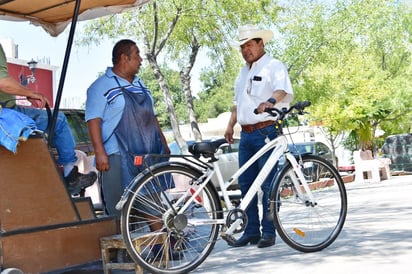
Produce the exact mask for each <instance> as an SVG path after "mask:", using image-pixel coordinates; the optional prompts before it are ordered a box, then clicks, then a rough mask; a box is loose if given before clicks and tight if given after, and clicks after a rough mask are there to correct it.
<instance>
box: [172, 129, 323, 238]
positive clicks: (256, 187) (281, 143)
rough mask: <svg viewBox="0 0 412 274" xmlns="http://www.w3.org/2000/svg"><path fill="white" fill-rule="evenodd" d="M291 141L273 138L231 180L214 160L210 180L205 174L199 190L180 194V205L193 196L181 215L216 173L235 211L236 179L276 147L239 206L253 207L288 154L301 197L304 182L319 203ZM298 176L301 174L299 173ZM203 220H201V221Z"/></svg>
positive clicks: (224, 196) (310, 199)
mask: <svg viewBox="0 0 412 274" xmlns="http://www.w3.org/2000/svg"><path fill="white" fill-rule="evenodd" d="M287 145H288V143H287V138H286V136H285V135H280V136H278V137H277V138H275V139H273V140H271V141H269V142H268V143H267V144H266V145H265V146H263V147H262V148H261V149H260V150H259V151H258V152H257V153H256V154H255V155H254V156H253V157H251V158H250V159H249V160H248V161H247V162H246V163H245V164H244V165H243V166H241V167H240V168H239V169H238V170H237V171H236V172H235V173H234V174H233V175H232V176H231V177H230V179H229V180H228V181H224V180H223V177H222V173H221V171H220V168H219V165H218V163H217V161H214V162H213V163H212V164H213V169H212V168H209V169H208V170H207V171H206V173H205V176H207V177H206V179H204V180H203V178H204V177H201V178H199V179H198V180H199V181H201V183H200V184H199V185H198V187H197V189H196V190H195V191H194V192H191V191H190V189H189V190H187V193H186V195H183V196H182V197H180V199H179V200H178V201H177V202H176V204H179V203H181V202H182V201H184V200H185V199H186V198H187V197H190V196H191V197H190V198H189V199H188V200H187V201H186V202H185V204H184V206H183V207H181V208H180V209H179V212H178V214H183V212H184V211H185V210H186V209H187V207H188V206H189V205H190V203H192V202H193V201H194V200H195V198H196V197H197V196H198V195H200V194H201V191H202V189H203V188H204V187H205V186H206V184H208V183H210V181H211V178H212V177H213V175H214V174H216V176H217V178H218V183H219V186H220V189H221V192H222V196H223V199H224V201H225V203H226V205H227V209H228V211H230V210H232V209H233V208H234V206H233V205H232V204H231V202H230V199H229V194H228V190H227V189H228V187H229V186H230V185H232V184H233V183H234V182H236V181H237V180H238V178H239V176H240V175H241V174H243V172H245V171H246V169H248V168H249V167H250V166H251V165H252V164H253V163H254V162H256V161H257V160H258V159H259V158H260V157H262V156H263V155H264V154H265V153H267V152H268V151H270V150H271V149H273V151H272V152H271V154H270V156H269V158H268V159H267V161H266V163H265V164H264V166H263V168H262V169H261V170H260V172H259V174H258V175H257V177H256V178H255V180H254V181H253V183H252V185H251V187H250V188H249V190H248V192H247V193H246V195H245V196H244V197H243V198H242V201H241V203H240V205H239V207H238V208H239V209H241V210H246V208H247V207H248V206H249V204H250V203H251V201H252V199H253V198H254V197H255V195H256V194H257V193H258V192H259V191H260V189H261V186H262V184H263V183H264V182H265V180H266V178H267V177H268V175H269V174H270V172H271V171H272V169H273V167H274V166H275V165H276V163H277V162H278V161H279V159H280V157H281V156H282V155H283V156H284V157H285V160H286V161H289V162H290V163H291V164H292V166H293V169H294V172H295V174H290V177H291V179H292V182H293V184H294V186H295V188H296V190H297V193H298V196H299V197H300V198H301V199H303V198H304V192H303V191H302V189H301V187H300V184H301V185H302V186H303V188H304V190H305V193H306V195H307V196H308V198H309V199H308V200H309V202H310V203H311V204H316V201H315V198H314V197H313V195H312V192H311V190H310V188H309V185H308V184H307V182H306V180H305V177H304V175H303V173H302V171H301V166H300V165H299V163H298V161H297V160H296V157H295V156H294V155H293V154H292V153H290V152H289V151H288V146H287ZM296 175H297V176H296ZM241 221H242V220H241V219H238V220H236V221H235V222H234V223H233V224H232V225H230V227H229V228H228V229H227V230H226V232H225V233H226V234H228V235H231V234H233V232H234V231H235V230H236V228H237V227H238V226H239V225H240V224H241ZM199 222H201V220H199ZM207 222H208V223H209V224H210V223H211V220H207ZM214 222H216V223H217V224H224V223H225V220H224V219H222V220H214Z"/></svg>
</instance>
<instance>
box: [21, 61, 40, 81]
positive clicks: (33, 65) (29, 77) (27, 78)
mask: <svg viewBox="0 0 412 274" xmlns="http://www.w3.org/2000/svg"><path fill="white" fill-rule="evenodd" d="M27 65H28V66H29V69H30V71H31V74H30V75H27V76H24V75H20V83H21V84H22V85H23V86H27V85H28V84H30V83H34V82H36V77H34V72H35V71H36V68H37V62H36V61H34V60H33V58H32V59H31V60H30V61H29V62H27Z"/></svg>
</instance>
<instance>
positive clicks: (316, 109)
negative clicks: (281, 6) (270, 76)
mask: <svg viewBox="0 0 412 274" xmlns="http://www.w3.org/2000/svg"><path fill="white" fill-rule="evenodd" d="M298 3H299V4H298ZM410 14H411V6H410V4H409V5H408V4H407V2H403V1H396V2H393V1H381V0H364V1H343V0H342V1H341V0H337V1H328V2H323V1H318V2H317V1H311V2H307V1H294V2H293V3H290V5H289V8H288V9H287V10H285V13H283V14H282V16H281V17H280V26H282V28H281V30H282V35H283V37H284V38H285V43H284V45H285V47H283V48H282V47H280V48H277V49H275V50H277V52H279V54H281V55H283V58H284V59H285V60H289V61H288V62H289V63H288V66H289V68H290V74H291V78H292V80H293V85H294V89H295V94H296V98H297V99H298V100H302V99H306V100H310V101H312V107H311V117H312V119H313V121H314V122H316V123H322V124H323V126H325V127H327V129H328V132H329V133H331V134H335V135H337V134H339V133H341V132H342V131H347V132H353V133H354V134H350V136H356V143H355V144H356V146H357V148H359V147H362V148H366V149H373V147H374V145H375V144H374V136H375V131H376V129H377V128H378V127H380V128H382V129H385V130H386V131H387V134H392V133H395V132H399V131H400V130H402V128H401V125H404V124H406V123H405V121H408V119H410V115H411V100H410V98H411V96H412V88H411V79H410V77H407V76H406V75H410V71H411V61H412V59H411V28H412V24H411V19H410ZM282 19H283V20H282ZM408 73H409V74H408ZM395 120H396V121H397V124H398V125H399V127H398V126H394V121H395ZM409 123H410V120H409ZM352 149H355V148H352Z"/></svg>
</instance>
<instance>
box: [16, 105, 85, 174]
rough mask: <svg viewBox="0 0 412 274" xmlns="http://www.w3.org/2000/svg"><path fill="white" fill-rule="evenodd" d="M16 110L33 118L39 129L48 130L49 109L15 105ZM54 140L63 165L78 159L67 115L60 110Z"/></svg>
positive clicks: (59, 160)
mask: <svg viewBox="0 0 412 274" xmlns="http://www.w3.org/2000/svg"><path fill="white" fill-rule="evenodd" d="M14 110H17V111H19V112H21V113H24V114H26V115H27V116H29V117H30V118H32V119H33V120H34V122H35V123H36V126H37V128H38V129H39V130H42V131H45V130H46V128H47V124H48V116H47V111H45V110H43V109H38V108H28V107H21V106H15V107H14ZM53 141H54V145H55V146H56V149H57V153H58V154H59V159H58V162H59V163H60V164H61V165H63V166H64V165H66V164H69V163H75V162H76V161H77V157H76V153H75V152H74V148H75V142H74V138H73V134H72V131H71V129H70V126H69V124H68V122H67V119H66V116H65V115H64V114H63V113H62V112H59V114H58V115H57V121H56V127H55V131H54V140H53Z"/></svg>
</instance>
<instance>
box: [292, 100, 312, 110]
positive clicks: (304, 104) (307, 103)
mask: <svg viewBox="0 0 412 274" xmlns="http://www.w3.org/2000/svg"><path fill="white" fill-rule="evenodd" d="M310 105H311V102H310V101H302V102H298V103H296V105H295V108H296V109H298V110H303V109H304V108H306V107H308V106H310Z"/></svg>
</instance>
